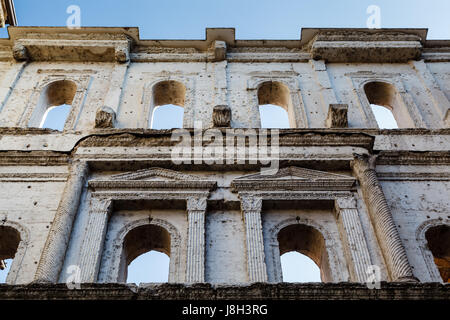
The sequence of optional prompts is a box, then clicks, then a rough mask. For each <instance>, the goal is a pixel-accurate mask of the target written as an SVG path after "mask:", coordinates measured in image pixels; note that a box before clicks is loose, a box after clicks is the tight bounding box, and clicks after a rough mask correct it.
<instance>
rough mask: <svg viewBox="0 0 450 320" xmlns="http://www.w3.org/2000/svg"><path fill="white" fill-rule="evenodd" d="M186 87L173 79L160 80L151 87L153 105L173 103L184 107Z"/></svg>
mask: <svg viewBox="0 0 450 320" xmlns="http://www.w3.org/2000/svg"><path fill="white" fill-rule="evenodd" d="M185 96H186V87H185V86H184V85H183V84H182V83H180V82H178V81H174V80H168V81H162V82H159V83H157V84H156V85H155V86H154V87H153V102H154V105H155V106H162V105H166V104H174V105H177V106H180V107H184V101H185Z"/></svg>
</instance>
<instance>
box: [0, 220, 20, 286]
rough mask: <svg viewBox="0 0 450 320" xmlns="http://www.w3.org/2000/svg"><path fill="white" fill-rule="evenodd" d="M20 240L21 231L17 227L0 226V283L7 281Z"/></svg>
mask: <svg viewBox="0 0 450 320" xmlns="http://www.w3.org/2000/svg"><path fill="white" fill-rule="evenodd" d="M20 240H21V239H20V233H19V232H18V231H17V230H16V229H14V228H11V227H8V226H0V283H6V279H7V276H8V272H9V270H10V268H11V264H12V262H13V259H14V256H15V255H16V252H17V248H18V247H19V243H20Z"/></svg>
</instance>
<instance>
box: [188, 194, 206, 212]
mask: <svg viewBox="0 0 450 320" xmlns="http://www.w3.org/2000/svg"><path fill="white" fill-rule="evenodd" d="M186 201H187V202H186V209H187V211H205V210H206V205H207V202H206V197H189V198H187V200H186Z"/></svg>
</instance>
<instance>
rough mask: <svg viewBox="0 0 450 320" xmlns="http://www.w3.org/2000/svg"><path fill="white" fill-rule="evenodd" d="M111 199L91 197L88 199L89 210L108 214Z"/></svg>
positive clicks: (110, 207)
mask: <svg viewBox="0 0 450 320" xmlns="http://www.w3.org/2000/svg"><path fill="white" fill-rule="evenodd" d="M112 203H113V202H112V199H109V198H99V197H92V198H91V200H90V208H89V212H98V213H105V214H108V213H109V212H110V211H111V209H112Z"/></svg>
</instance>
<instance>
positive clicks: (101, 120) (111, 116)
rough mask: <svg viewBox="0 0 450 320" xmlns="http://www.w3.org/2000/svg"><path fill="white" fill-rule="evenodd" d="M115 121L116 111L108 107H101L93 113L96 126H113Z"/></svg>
mask: <svg viewBox="0 0 450 320" xmlns="http://www.w3.org/2000/svg"><path fill="white" fill-rule="evenodd" d="M115 122H116V113H115V112H114V110H113V109H111V108H110V107H105V106H103V107H101V108H99V109H98V110H97V113H96V114H95V127H96V128H114V123H115Z"/></svg>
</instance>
